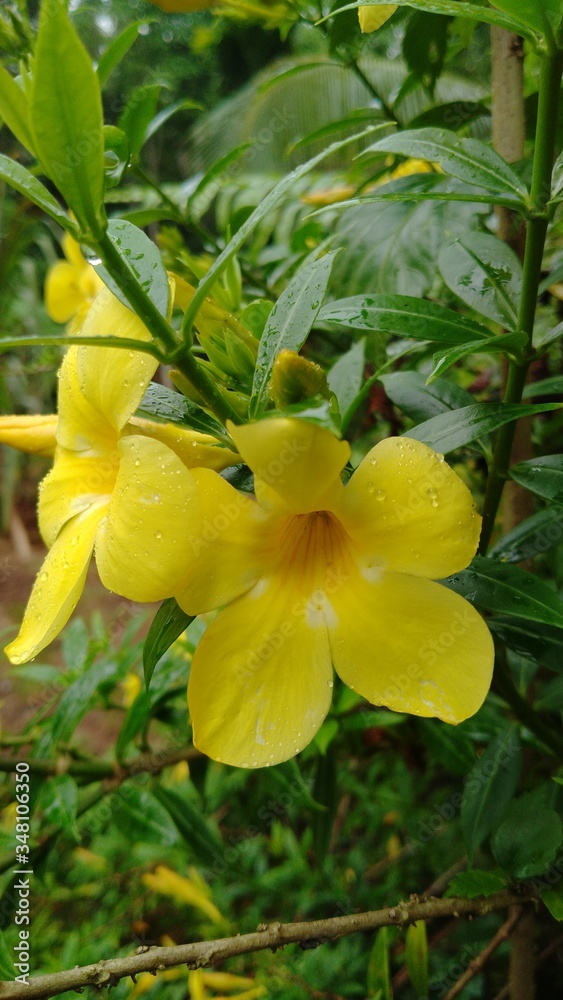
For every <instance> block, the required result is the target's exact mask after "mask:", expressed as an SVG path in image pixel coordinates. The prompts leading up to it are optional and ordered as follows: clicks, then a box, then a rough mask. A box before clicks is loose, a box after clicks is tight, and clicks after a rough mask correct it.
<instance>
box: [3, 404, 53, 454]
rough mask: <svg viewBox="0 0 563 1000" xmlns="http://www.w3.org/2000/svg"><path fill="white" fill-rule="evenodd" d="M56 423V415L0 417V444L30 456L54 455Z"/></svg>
mask: <svg viewBox="0 0 563 1000" xmlns="http://www.w3.org/2000/svg"><path fill="white" fill-rule="evenodd" d="M57 422H58V417H57V415H56V413H48V414H46V415H45V416H35V415H30V414H25V415H23V414H22V415H19V416H8V417H0V444H9V445H11V446H12V448H18V449H19V450H20V451H27V452H29V454H30V455H54V454H55V448H56V446H57Z"/></svg>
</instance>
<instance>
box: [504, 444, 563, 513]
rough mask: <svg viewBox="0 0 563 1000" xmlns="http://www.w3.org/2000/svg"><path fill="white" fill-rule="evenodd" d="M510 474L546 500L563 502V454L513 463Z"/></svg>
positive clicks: (517, 481)
mask: <svg viewBox="0 0 563 1000" xmlns="http://www.w3.org/2000/svg"><path fill="white" fill-rule="evenodd" d="M510 475H511V477H512V479H514V481H515V482H516V483H519V484H520V486H525V487H526V489H527V490H530V491H531V492H532V493H537V495H538V496H540V497H543V498H544V500H551V501H552V502H553V503H557V504H563V455H545V456H544V457H543V458H531V459H529V460H528V461H527V462H519V463H518V465H513V466H512V468H511V470H510Z"/></svg>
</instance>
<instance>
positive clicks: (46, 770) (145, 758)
mask: <svg viewBox="0 0 563 1000" xmlns="http://www.w3.org/2000/svg"><path fill="white" fill-rule="evenodd" d="M200 756H201V754H200V752H199V750H196V748H195V747H192V746H188V747H181V748H179V749H175V750H172V751H169V752H168V753H166V752H165V751H164V750H162V751H160V750H151V751H149V752H148V753H144V754H141V755H140V756H139V757H135V759H134V760H132V761H129V762H128V763H126V764H118V763H117V761H115V762H113V763H112V762H111V761H107V762H106V761H97V760H80V761H72V760H71V758H70V757H69V756H68V755H67V754H59V755H58V756H57V757H56V758H54V759H53V760H44V759H37V758H33V757H19V758H17V759H16V758H15V757H13V758H12V757H10V758H9V759H6V758H3V759H0V771H5V772H7V773H8V774H9V773H11V772H12V771H15V770H16V764H19V763H21V762H22V761H25V763H26V764H28V765H29V770H30V771H31V772H32V773H35V774H46V775H59V774H71V775H72V776H73V777H75V778H91V779H92V780H93V781H97V780H100V781H101V780H102V779H103V778H118V779H119V780H120V781H125V780H126V779H127V778H131V777H133V776H134V775H136V774H142V773H144V772H148V773H149V774H158V773H159V772H160V771H162V770H164V768H165V767H172V766H173V765H174V764H178V763H179V762H180V761H183V760H193V759H194V757H200Z"/></svg>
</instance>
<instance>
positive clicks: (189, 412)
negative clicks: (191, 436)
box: [138, 382, 226, 441]
mask: <svg viewBox="0 0 563 1000" xmlns="http://www.w3.org/2000/svg"><path fill="white" fill-rule="evenodd" d="M138 412H139V413H140V414H144V415H146V416H148V417H157V418H158V419H160V420H165V421H171V422H172V423H173V424H182V425H183V426H185V427H192V428H193V429H194V430H196V431H201V432H202V434H211V435H212V436H213V437H216V438H217V439H218V440H219V441H225V438H226V431H225V428H224V427H223V426H222V424H220V423H219V422H218V421H217V420H215V418H214V417H211V416H209V414H207V413H206V412H205V410H201V409H200V408H199V406H196V404H195V403H192V401H191V399H187V398H186V397H185V396H183V395H182V393H181V392H176V391H175V390H174V389H167V388H166V386H164V385H158V383H157V382H151V383H150V384H149V385H148V386H147V391H146V392H145V395H144V396H143V398H142V400H141V404H140V406H139V411H138Z"/></svg>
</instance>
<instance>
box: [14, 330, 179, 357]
mask: <svg viewBox="0 0 563 1000" xmlns="http://www.w3.org/2000/svg"><path fill="white" fill-rule="evenodd" d="M57 344H60V345H61V347H68V346H69V344H79V345H80V346H81V347H84V346H87V347H98V346H100V347H118V348H121V349H122V350H126V351H132V350H133V351H142V352H144V353H145V354H151V355H152V357H153V358H156V359H157V361H163V362H164V361H166V355H165V354H163V353H162V351H160V350H159V348H158V347H157V346H156V344H154V343H152V342H150V341H148V342H147V341H146V340H129V339H128V338H126V337H72V336H69V335H68V334H66V333H63V334H61V335H60V336H56V335H55V336H51V337H33V336H32V337H0V351H2V350H4V351H10V350H13V349H14V348H17V347H50V346H56V345H57Z"/></svg>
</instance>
